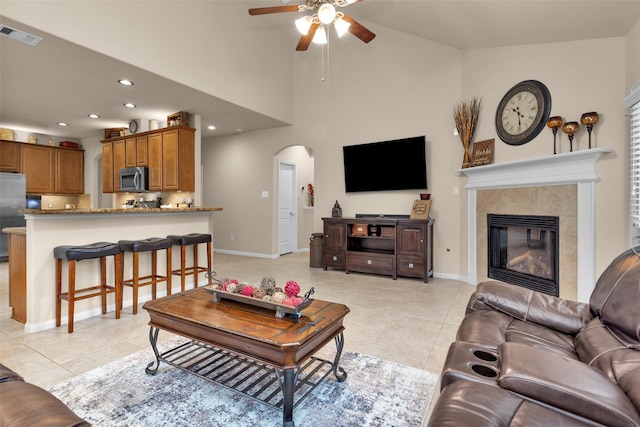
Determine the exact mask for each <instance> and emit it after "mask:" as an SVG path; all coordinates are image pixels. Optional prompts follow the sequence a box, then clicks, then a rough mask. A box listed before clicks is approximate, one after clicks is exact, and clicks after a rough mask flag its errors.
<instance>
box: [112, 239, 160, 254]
mask: <svg viewBox="0 0 640 427" xmlns="http://www.w3.org/2000/svg"><path fill="white" fill-rule="evenodd" d="M118 244H119V245H120V249H122V250H123V251H125V252H149V251H158V250H161V249H167V248H169V247H171V246H173V242H172V241H171V239H167V238H163V237H150V238H148V239H141V240H120V241H119V242H118Z"/></svg>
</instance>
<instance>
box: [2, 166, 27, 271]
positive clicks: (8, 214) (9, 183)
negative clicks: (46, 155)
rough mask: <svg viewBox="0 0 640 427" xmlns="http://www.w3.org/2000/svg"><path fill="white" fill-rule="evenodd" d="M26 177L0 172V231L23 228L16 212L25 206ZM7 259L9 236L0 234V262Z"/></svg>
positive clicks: (23, 221) (22, 217)
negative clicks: (8, 228) (6, 228)
mask: <svg viewBox="0 0 640 427" xmlns="http://www.w3.org/2000/svg"><path fill="white" fill-rule="evenodd" d="M26 193H27V177H26V175H23V174H19V173H5V172H0V230H2V229H3V228H5V227H24V226H25V224H26V223H25V220H24V215H23V214H21V213H18V211H20V210H22V209H24V208H25V207H26V204H27V194H26ZM8 259H9V236H8V235H7V234H6V233H2V232H0V262H6V261H7V260H8Z"/></svg>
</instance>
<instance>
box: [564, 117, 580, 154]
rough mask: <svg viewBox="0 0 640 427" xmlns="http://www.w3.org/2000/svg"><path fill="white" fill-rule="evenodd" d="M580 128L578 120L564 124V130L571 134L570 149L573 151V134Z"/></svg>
mask: <svg viewBox="0 0 640 427" xmlns="http://www.w3.org/2000/svg"><path fill="white" fill-rule="evenodd" d="M579 129H580V125H579V124H578V122H567V123H565V124H564V126H562V131H563V132H564V133H566V134H567V135H568V136H569V151H573V136H574V135H575V133H576V132H578V130H579Z"/></svg>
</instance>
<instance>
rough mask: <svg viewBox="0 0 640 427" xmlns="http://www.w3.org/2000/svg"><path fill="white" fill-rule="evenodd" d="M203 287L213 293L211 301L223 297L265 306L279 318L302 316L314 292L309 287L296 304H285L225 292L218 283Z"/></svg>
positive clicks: (217, 300) (218, 300)
mask: <svg viewBox="0 0 640 427" xmlns="http://www.w3.org/2000/svg"><path fill="white" fill-rule="evenodd" d="M204 289H205V290H206V291H207V292H209V293H210V294H212V295H213V301H215V302H220V301H221V300H223V299H226V300H231V301H236V302H240V303H243V304H247V305H252V306H254V307H261V308H266V309H268V310H274V311H275V317H277V318H279V319H281V318H283V317H284V316H285V315H289V317H291V318H294V319H299V318H300V317H301V316H302V313H300V312H301V311H302V310H304V309H305V308H307V307H309V306H310V305H311V303H312V302H313V299H312V298H310V297H311V295H313V293H314V289H313V288H311V289H309V291H308V292H307V293H306V294H304V298H303V299H302V302H301V303H299V304H298V305H296V306H295V307H294V306H291V305H286V304H280V303H277V302H273V301H267V300H263V299H260V298H254V297H249V296H245V295H240V294H236V293H232V292H227V291H224V290H222V289H219V288H218V285H208V286H205V287H204Z"/></svg>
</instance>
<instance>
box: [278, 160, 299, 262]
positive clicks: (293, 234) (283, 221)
mask: <svg viewBox="0 0 640 427" xmlns="http://www.w3.org/2000/svg"><path fill="white" fill-rule="evenodd" d="M295 188H296V165H295V164H293V163H286V162H278V253H279V254H280V255H283V254H288V253H291V252H293V251H294V250H296V249H297V248H296V241H297V229H298V215H297V214H298V212H297V203H296V191H295Z"/></svg>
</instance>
